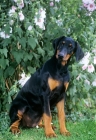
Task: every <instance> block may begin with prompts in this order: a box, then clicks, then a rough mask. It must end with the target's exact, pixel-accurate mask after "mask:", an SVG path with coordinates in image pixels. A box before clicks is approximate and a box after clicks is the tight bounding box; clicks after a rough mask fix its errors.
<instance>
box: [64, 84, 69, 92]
mask: <svg viewBox="0 0 96 140" xmlns="http://www.w3.org/2000/svg"><path fill="white" fill-rule="evenodd" d="M68 86H69V83H68V82H65V83H64V87H65V89H66V90H67V88H68Z"/></svg>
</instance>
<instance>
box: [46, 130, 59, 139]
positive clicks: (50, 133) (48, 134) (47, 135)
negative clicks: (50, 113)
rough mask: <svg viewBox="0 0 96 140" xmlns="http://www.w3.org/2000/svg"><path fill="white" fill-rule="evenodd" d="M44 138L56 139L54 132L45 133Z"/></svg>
mask: <svg viewBox="0 0 96 140" xmlns="http://www.w3.org/2000/svg"><path fill="white" fill-rule="evenodd" d="M46 137H49V138H51V137H57V135H56V134H55V132H54V131H50V132H46Z"/></svg>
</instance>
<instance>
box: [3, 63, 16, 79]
mask: <svg viewBox="0 0 96 140" xmlns="http://www.w3.org/2000/svg"><path fill="white" fill-rule="evenodd" d="M14 72H15V69H14V68H13V67H11V66H9V67H8V68H7V69H6V70H5V72H4V77H5V78H7V77H8V76H12V75H13V74H14Z"/></svg>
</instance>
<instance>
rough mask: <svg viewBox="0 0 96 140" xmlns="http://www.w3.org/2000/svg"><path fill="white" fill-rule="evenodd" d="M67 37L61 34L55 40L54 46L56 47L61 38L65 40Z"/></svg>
mask: <svg viewBox="0 0 96 140" xmlns="http://www.w3.org/2000/svg"><path fill="white" fill-rule="evenodd" d="M64 38H65V36H61V37H59V38H56V39H55V40H53V48H54V49H56V48H57V46H58V44H59V42H60V40H63V39H64Z"/></svg>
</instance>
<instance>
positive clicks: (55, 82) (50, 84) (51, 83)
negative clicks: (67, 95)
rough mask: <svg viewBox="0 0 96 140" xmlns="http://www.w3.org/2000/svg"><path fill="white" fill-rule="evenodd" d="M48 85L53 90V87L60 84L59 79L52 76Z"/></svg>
mask: <svg viewBox="0 0 96 140" xmlns="http://www.w3.org/2000/svg"><path fill="white" fill-rule="evenodd" d="M48 85H49V87H50V90H51V91H52V90H53V89H55V88H56V87H58V86H59V85H60V82H59V81H57V80H54V79H52V78H49V79H48Z"/></svg>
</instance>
